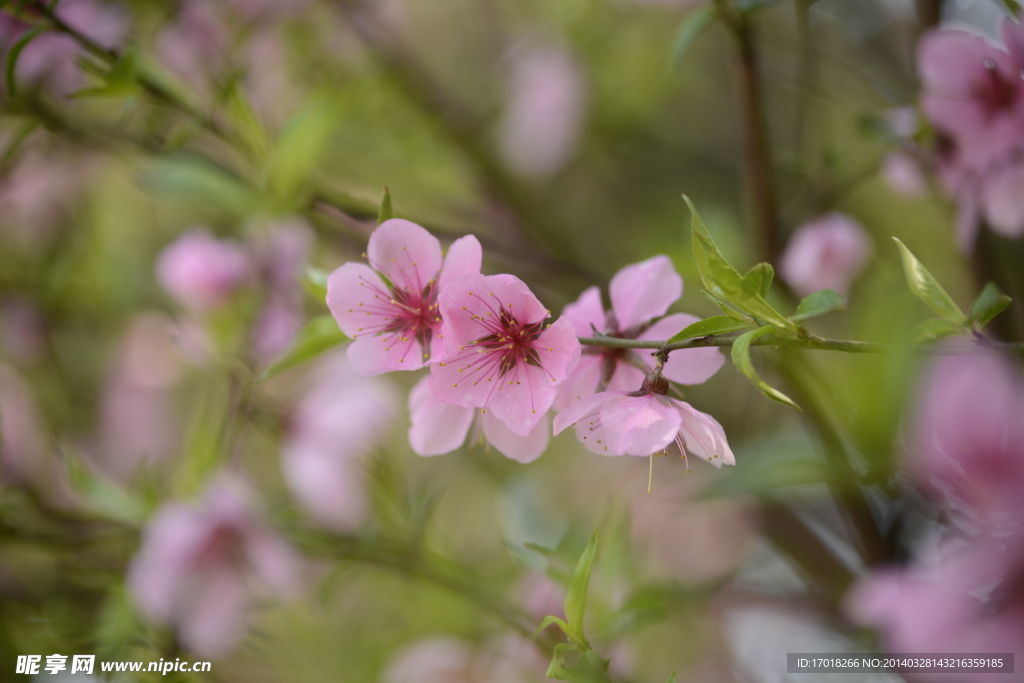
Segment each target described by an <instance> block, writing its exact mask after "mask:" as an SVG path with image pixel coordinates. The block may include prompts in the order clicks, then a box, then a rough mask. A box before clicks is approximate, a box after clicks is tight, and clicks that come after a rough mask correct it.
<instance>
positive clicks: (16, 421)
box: [0, 364, 49, 484]
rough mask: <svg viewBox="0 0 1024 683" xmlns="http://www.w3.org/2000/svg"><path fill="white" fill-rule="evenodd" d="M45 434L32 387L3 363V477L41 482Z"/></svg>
mask: <svg viewBox="0 0 1024 683" xmlns="http://www.w3.org/2000/svg"><path fill="white" fill-rule="evenodd" d="M45 434H46V433H45V431H44V425H43V420H42V416H41V415H40V414H39V409H38V407H37V406H36V401H35V398H34V397H33V395H32V390H31V389H30V388H29V386H28V385H27V384H26V383H25V381H24V380H22V379H21V377H19V376H18V374H17V373H16V372H14V370H13V369H11V368H9V367H7V366H6V365H3V364H0V481H2V482H3V483H5V484H32V483H40V478H41V476H42V475H43V474H44V472H43V470H44V469H45V467H44V465H45V462H46V459H47V457H48V448H49V447H48V444H47V441H46V438H45Z"/></svg>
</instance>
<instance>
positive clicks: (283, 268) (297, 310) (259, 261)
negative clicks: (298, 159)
mask: <svg viewBox="0 0 1024 683" xmlns="http://www.w3.org/2000/svg"><path fill="white" fill-rule="evenodd" d="M312 243H313V234H312V231H311V230H310V228H309V226H308V225H307V224H306V222H305V221H303V220H302V219H299V218H289V219H285V220H283V221H280V222H279V223H276V224H274V225H271V226H270V227H269V229H267V230H265V231H262V232H260V233H258V234H257V237H256V238H255V239H254V240H253V242H252V245H251V247H252V252H253V256H252V259H253V265H254V270H255V271H256V275H257V276H258V278H259V280H260V282H261V283H262V285H263V288H264V290H265V292H266V302H265V304H264V306H263V310H262V311H261V312H260V314H259V317H258V319H257V320H256V327H255V329H254V330H253V351H254V353H255V354H256V357H257V358H260V359H262V360H268V359H271V358H274V357H275V356H277V355H278V354H280V353H281V352H283V351H284V350H285V349H286V348H287V347H288V345H289V344H290V343H291V341H292V339H293V338H294V337H295V334H296V332H298V331H299V329H300V328H301V327H302V324H303V323H304V322H305V320H306V315H305V311H304V309H303V291H302V287H301V285H300V284H299V275H300V274H301V272H302V267H303V266H304V265H305V263H306V259H307V257H308V255H309V249H310V246H311V245H312Z"/></svg>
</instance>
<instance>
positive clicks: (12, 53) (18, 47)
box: [4, 26, 44, 97]
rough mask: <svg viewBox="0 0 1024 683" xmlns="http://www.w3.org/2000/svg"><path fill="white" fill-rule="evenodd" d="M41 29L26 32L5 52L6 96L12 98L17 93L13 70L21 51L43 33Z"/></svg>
mask: <svg viewBox="0 0 1024 683" xmlns="http://www.w3.org/2000/svg"><path fill="white" fill-rule="evenodd" d="M43 30H44V29H43V27H42V26H40V27H37V28H34V29H31V30H30V31H26V32H25V34H24V35H23V36H21V38H18V40H17V42H15V43H14V45H11V47H10V49H9V50H7V62H6V63H5V64H4V80H5V82H6V83H7V96H8V97H14V96H15V94H16V93H17V84H16V83H15V79H14V69H15V67H17V66H18V57H20V56H21V51H22V50H24V49H25V47H26V46H27V45H28V44H29V43H31V42H32V41H33V40H35V38H36V37H37V36H38V35H39V34H40V33H42V32H43Z"/></svg>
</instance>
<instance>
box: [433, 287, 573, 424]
mask: <svg viewBox="0 0 1024 683" xmlns="http://www.w3.org/2000/svg"><path fill="white" fill-rule="evenodd" d="M438 301H439V304H440V313H441V317H442V318H443V319H444V324H443V325H442V327H441V336H442V337H443V338H444V344H445V358H444V361H442V362H435V363H434V364H432V365H431V366H430V388H431V390H432V391H433V393H434V396H436V397H437V398H439V399H441V400H442V401H444V402H445V403H450V404H452V405H458V406H464V407H466V406H474V407H476V408H489V409H490V410H491V411H492V412H493V413H494V416H495V417H497V418H498V419H499V420H501V421H502V422H504V423H505V425H506V426H507V427H508V428H509V429H510V430H511V431H512V432H513V433H515V434H518V435H520V436H527V435H528V434H530V432H532V431H533V428H534V427H535V426H536V425H537V423H538V422H540V421H541V419H543V418H544V415H545V413H547V411H548V409H549V408H551V404H552V402H553V401H554V400H555V394H556V393H557V391H558V385H559V384H560V383H561V382H563V381H564V380H565V378H566V377H567V376H568V374H569V372H570V371H571V370H572V369H573V367H574V366H575V365H576V363H577V361H578V360H579V357H580V343H579V341H578V340H577V339H576V335H575V333H574V332H573V327H572V323H570V322H569V321H568V319H566V318H565V317H562V318H559V319H558V320H556V321H555V322H554V323H553V324H551V325H549V326H547V327H544V321H545V320H546V319H547V318H548V317H549V316H550V315H551V312H550V311H548V310H547V309H546V308H544V305H543V304H541V302H540V301H538V300H537V297H535V296H534V295H533V292H531V291H530V289H529V288H528V287H527V286H526V284H525V283H524V282H523V281H522V280H520V279H519V278H517V277H514V276H512V275H490V276H485V275H465V276H463V277H460V278H458V279H456V280H451V281H449V283H448V284H446V285H443V286H442V287H441V294H440V296H439V298H438Z"/></svg>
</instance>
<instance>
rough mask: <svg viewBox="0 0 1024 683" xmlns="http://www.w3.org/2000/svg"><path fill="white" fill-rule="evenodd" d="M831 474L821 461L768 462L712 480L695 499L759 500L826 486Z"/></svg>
mask: <svg viewBox="0 0 1024 683" xmlns="http://www.w3.org/2000/svg"><path fill="white" fill-rule="evenodd" d="M831 479H832V470H831V469H829V467H828V465H826V464H825V463H824V462H822V461H821V459H820V458H817V457H813V456H808V457H799V458H789V459H784V460H780V459H779V458H771V459H770V460H769V462H768V463H764V464H754V465H752V466H750V467H743V468H741V469H739V470H735V471H733V468H730V470H729V472H728V474H727V475H725V476H721V477H715V479H714V480H713V481H712V482H711V484H709V485H708V486H707V487H706V488H704V489H703V490H702V491H701V492H700V493H699V494H698V495H697V498H699V499H701V500H708V499H712V498H733V497H736V496H761V495H764V494H767V493H775V492H777V491H779V490H780V489H784V488H786V487H787V486H802V485H807V484H817V483H821V482H828V481H830V480H831Z"/></svg>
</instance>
